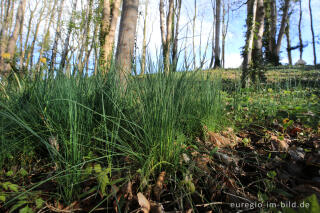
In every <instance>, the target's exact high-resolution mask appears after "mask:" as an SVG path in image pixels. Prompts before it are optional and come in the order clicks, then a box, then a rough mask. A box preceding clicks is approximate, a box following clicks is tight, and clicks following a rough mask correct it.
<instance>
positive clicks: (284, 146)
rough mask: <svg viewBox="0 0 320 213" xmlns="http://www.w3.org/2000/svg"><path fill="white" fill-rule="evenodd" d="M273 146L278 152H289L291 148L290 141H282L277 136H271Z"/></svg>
mask: <svg viewBox="0 0 320 213" xmlns="http://www.w3.org/2000/svg"><path fill="white" fill-rule="evenodd" d="M270 139H271V145H272V148H273V150H277V151H287V150H288V148H289V145H288V143H289V142H290V140H288V139H286V138H285V139H283V140H280V139H279V138H278V137H277V136H275V135H271V138H270Z"/></svg>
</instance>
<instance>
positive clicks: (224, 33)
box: [221, 0, 230, 68]
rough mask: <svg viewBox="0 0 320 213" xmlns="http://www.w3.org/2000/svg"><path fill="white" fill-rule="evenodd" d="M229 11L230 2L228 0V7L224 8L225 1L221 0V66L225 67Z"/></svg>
mask: <svg viewBox="0 0 320 213" xmlns="http://www.w3.org/2000/svg"><path fill="white" fill-rule="evenodd" d="M229 12H230V3H229V0H228V9H227V10H226V8H225V1H224V2H223V15H222V18H223V19H222V57H221V59H222V67H223V68H225V43H226V37H227V33H228V25H229ZM226 14H227V22H225V16H226Z"/></svg>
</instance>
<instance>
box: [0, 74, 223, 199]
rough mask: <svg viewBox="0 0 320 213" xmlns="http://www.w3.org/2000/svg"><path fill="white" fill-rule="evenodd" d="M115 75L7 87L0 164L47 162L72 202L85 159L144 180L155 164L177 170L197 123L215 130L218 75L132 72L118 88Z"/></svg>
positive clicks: (0, 123)
mask: <svg viewBox="0 0 320 213" xmlns="http://www.w3.org/2000/svg"><path fill="white" fill-rule="evenodd" d="M116 76H117V70H115V69H111V70H110V72H109V74H108V75H107V76H100V75H97V76H89V77H88V76H87V77H82V76H71V77H66V76H63V75H59V76H57V77H55V78H47V79H36V80H30V79H29V80H25V82H24V83H23V86H21V87H20V88H19V89H18V90H16V89H15V88H14V87H12V88H11V89H10V88H6V96H3V97H1V100H0V101H1V103H0V115H1V117H0V131H1V132H0V135H1V137H0V138H1V142H0V146H1V151H0V167H2V166H6V167H7V168H8V169H9V168H10V166H11V165H20V166H21V167H25V166H28V162H27V159H31V160H30V162H34V160H35V159H41V160H42V161H43V164H45V163H47V162H50V163H51V165H52V166H51V168H52V172H51V173H52V174H47V178H48V177H55V179H56V182H57V187H58V189H59V194H60V196H61V199H62V200H63V201H65V202H66V203H70V202H72V201H73V200H75V199H78V196H79V194H80V193H81V189H82V187H81V182H82V181H83V170H84V168H85V167H86V164H87V163H88V162H89V161H90V162H92V161H98V160H99V163H100V164H102V165H103V166H104V167H106V168H111V171H112V172H114V171H117V172H119V171H120V173H121V175H122V177H123V176H127V175H130V174H131V175H137V174H138V175H140V178H141V182H142V183H143V184H142V186H144V185H145V184H147V183H148V181H149V180H150V178H151V176H153V175H157V173H158V172H160V171H161V170H170V171H176V170H178V169H179V165H180V164H179V161H180V158H181V152H182V150H183V149H184V147H185V144H186V143H192V141H193V139H194V137H195V135H196V134H198V132H199V131H201V130H202V127H203V125H210V126H211V127H212V128H216V127H218V126H219V124H220V122H221V120H222V118H221V116H222V111H223V108H224V105H223V103H222V99H221V94H220V91H221V81H220V78H219V77H217V78H215V79H213V80H212V78H211V79H209V78H207V77H204V76H203V75H197V73H193V74H190V73H170V74H168V75H166V74H163V73H161V72H159V73H154V74H147V75H144V76H142V77H137V76H134V77H130V78H129V79H128V82H127V90H126V92H125V93H123V90H122V89H121V88H119V85H118V84H117V80H116V79H115V78H116ZM199 76H201V77H199ZM12 158H15V159H14V160H12ZM21 159H24V160H22V161H21ZM10 163H11V164H10ZM31 166H32V165H30V167H31ZM56 174H59V175H58V176H57V177H56V176H55V175H56ZM44 178H45V177H44Z"/></svg>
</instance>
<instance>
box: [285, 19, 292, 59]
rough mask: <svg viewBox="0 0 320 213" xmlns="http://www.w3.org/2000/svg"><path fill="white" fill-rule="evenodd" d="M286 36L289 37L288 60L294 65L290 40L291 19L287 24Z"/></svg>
mask: <svg viewBox="0 0 320 213" xmlns="http://www.w3.org/2000/svg"><path fill="white" fill-rule="evenodd" d="M286 37H287V53H288V62H289V65H292V55H291V41H290V21H289V19H288V23H287V26H286Z"/></svg>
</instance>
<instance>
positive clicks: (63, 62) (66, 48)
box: [59, 0, 78, 72]
mask: <svg viewBox="0 0 320 213" xmlns="http://www.w3.org/2000/svg"><path fill="white" fill-rule="evenodd" d="M77 3H78V0H73V6H72V15H71V17H70V20H69V26H68V33H67V37H66V40H65V43H64V48H63V52H62V56H61V62H60V68H59V72H63V69H64V67H65V65H66V59H67V56H68V53H69V43H70V38H71V33H72V30H73V26H72V21H73V19H74V14H75V11H76V9H77Z"/></svg>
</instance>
